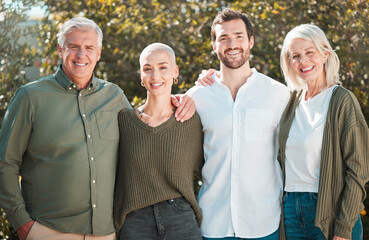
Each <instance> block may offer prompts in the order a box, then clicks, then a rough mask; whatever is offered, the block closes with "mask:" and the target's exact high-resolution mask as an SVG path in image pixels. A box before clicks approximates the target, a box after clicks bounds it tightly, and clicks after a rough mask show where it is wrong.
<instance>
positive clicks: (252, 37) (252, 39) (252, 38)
mask: <svg viewBox="0 0 369 240" xmlns="http://www.w3.org/2000/svg"><path fill="white" fill-rule="evenodd" d="M249 43H250V49H251V48H252V47H253V46H254V36H251V37H250V40H249Z"/></svg>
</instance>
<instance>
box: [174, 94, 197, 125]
mask: <svg viewBox="0 0 369 240" xmlns="http://www.w3.org/2000/svg"><path fill="white" fill-rule="evenodd" d="M180 103H181V104H180V106H179V107H178V108H177V110H176V112H175V115H174V116H175V117H176V120H177V121H180V122H184V121H186V120H188V119H190V118H191V117H192V116H193V115H194V114H195V111H196V106H195V102H194V101H193V100H192V98H190V97H189V96H187V95H183V96H182V98H181V100H180Z"/></svg>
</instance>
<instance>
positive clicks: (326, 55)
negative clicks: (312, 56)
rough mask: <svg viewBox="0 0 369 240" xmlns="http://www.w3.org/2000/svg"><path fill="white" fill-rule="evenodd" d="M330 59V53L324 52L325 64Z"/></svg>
mask: <svg viewBox="0 0 369 240" xmlns="http://www.w3.org/2000/svg"><path fill="white" fill-rule="evenodd" d="M328 57H329V52H328V51H326V52H324V62H326V61H327V59H328Z"/></svg>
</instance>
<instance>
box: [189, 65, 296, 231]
mask: <svg viewBox="0 0 369 240" xmlns="http://www.w3.org/2000/svg"><path fill="white" fill-rule="evenodd" d="M252 70H253V74H252V75H251V76H250V77H249V78H248V80H247V82H246V83H245V84H244V85H243V86H242V87H241V88H240V89H239V90H238V93H237V96H236V99H235V100H233V98H232V95H231V92H230V91H229V89H228V87H227V86H226V85H224V84H223V83H222V80H221V79H218V78H216V77H215V75H214V76H213V77H214V79H215V83H214V84H213V85H212V86H206V87H204V86H195V87H193V88H191V89H190V90H189V91H188V95H189V96H190V97H192V98H193V100H194V101H195V104H196V110H197V112H198V114H199V115H200V118H201V122H202V125H203V131H204V153H205V164H204V167H203V169H202V177H203V185H202V187H201V189H200V193H199V197H198V198H199V199H198V200H199V205H200V207H201V210H202V214H203V221H202V224H201V231H202V234H203V236H204V237H214V238H222V237H229V236H235V237H241V238H257V237H264V236H267V235H269V234H271V233H273V232H274V231H276V230H277V229H278V226H279V220H280V214H281V196H282V175H281V169H280V166H279V164H278V161H277V154H278V142H277V139H278V138H277V134H278V127H279V121H280V118H281V116H282V113H283V110H284V108H285V106H286V104H287V102H288V98H289V91H288V89H287V87H286V86H284V85H283V84H281V83H279V82H277V81H275V80H273V79H271V78H269V77H267V76H265V75H263V74H261V73H258V72H257V71H256V70H255V69H252Z"/></svg>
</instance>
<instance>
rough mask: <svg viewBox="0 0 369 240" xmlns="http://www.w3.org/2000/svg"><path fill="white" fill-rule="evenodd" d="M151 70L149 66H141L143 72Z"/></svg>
mask: <svg viewBox="0 0 369 240" xmlns="http://www.w3.org/2000/svg"><path fill="white" fill-rule="evenodd" d="M150 70H151V68H149V67H145V68H143V71H144V72H149V71H150Z"/></svg>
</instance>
